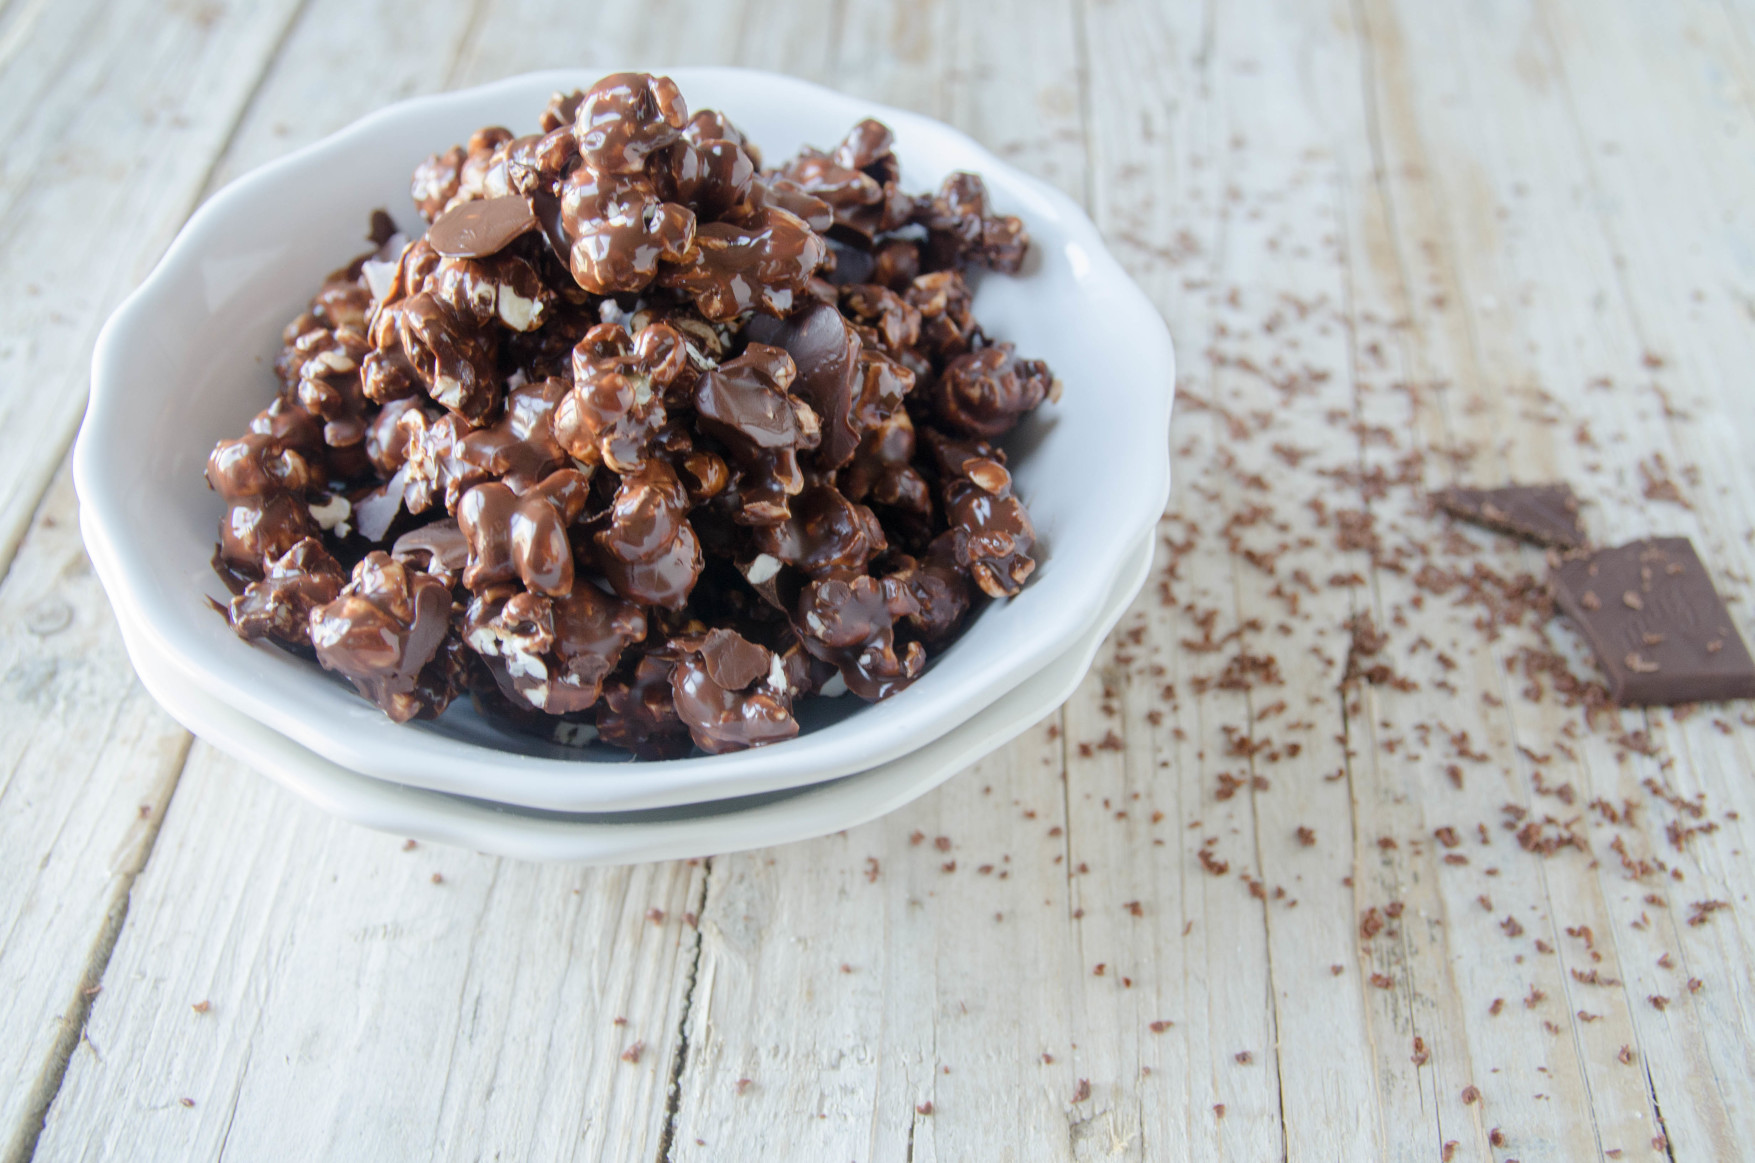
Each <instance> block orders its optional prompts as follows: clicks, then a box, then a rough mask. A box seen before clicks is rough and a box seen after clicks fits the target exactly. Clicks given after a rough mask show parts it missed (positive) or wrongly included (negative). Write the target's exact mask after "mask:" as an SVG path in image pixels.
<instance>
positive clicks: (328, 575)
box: [230, 537, 347, 646]
mask: <svg viewBox="0 0 1755 1163" xmlns="http://www.w3.org/2000/svg"><path fill="white" fill-rule="evenodd" d="M346 582H347V575H346V574H345V573H344V572H343V571H342V568H341V566H340V565H338V564H337V563H336V561H335V559H334V558H333V557H331V556H330V555H329V551H328V550H326V549H324V548H323V543H322V542H321V541H318V540H317V539H316V538H315V537H307V538H305V539H304V540H303V541H300V542H299V543H298V544H297V545H294V546H293V547H292V548H291V549H289V550H287V551H286V553H284V554H282V555H281V556H280V557H279V558H276V559H275V561H274V562H273V563H272V564H270V565H269V567H268V571H267V573H266V574H265V575H264V576H263V578H262V580H261V581H256V582H251V583H250V584H249V585H248V586H246V587H245V588H244V592H243V593H241V594H239V595H238V596H237V597H235V598H233V599H232V604H231V610H230V619H231V624H232V629H233V630H236V631H237V632H238V636H239V637H240V638H249V639H256V638H268V637H273V638H278V639H279V640H280V641H282V642H285V643H288V644H289V645H293V646H309V645H310V644H311V611H312V610H313V609H314V608H316V607H317V606H321V605H325V604H327V603H329V602H332V601H334V600H335V598H336V596H337V595H338V594H340V593H341V587H342V586H343V585H344V584H345V583H346Z"/></svg>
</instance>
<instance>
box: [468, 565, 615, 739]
mask: <svg viewBox="0 0 1755 1163" xmlns="http://www.w3.org/2000/svg"><path fill="white" fill-rule="evenodd" d="M645 636H646V617H645V615H644V614H642V613H641V612H640V610H639V609H638V608H637V607H635V606H631V605H629V604H628V603H626V602H622V601H618V600H616V599H615V598H613V597H610V596H609V595H607V594H605V593H604V592H603V591H601V590H599V589H598V588H597V587H596V586H593V585H581V586H578V587H576V588H575V589H574V591H573V592H572V593H570V594H567V595H566V596H564V597H557V598H549V597H544V596H542V595H540V594H533V593H529V592H526V591H522V590H519V589H518V588H517V587H516V586H509V585H498V586H490V587H488V588H487V589H485V590H483V591H482V592H480V593H479V594H477V595H476V596H475V597H474V598H473V599H472V600H471V601H470V603H469V608H468V610H467V611H466V612H465V614H464V617H463V641H464V643H465V644H467V645H468V646H469V647H470V648H471V649H473V650H474V651H475V652H476V653H477V654H479V655H480V656H481V657H482V658H483V659H484V660H485V661H486V662H487V664H488V669H489V672H490V673H491V674H492V675H493V676H494V681H495V682H496V683H497V684H498V685H499V687H500V690H501V691H502V692H503V693H504V694H505V695H506V697H508V698H510V699H514V700H517V701H520V702H523V703H526V704H528V705H530V706H532V707H535V708H537V709H538V710H542V711H547V712H548V713H550V714H554V715H563V714H572V713H576V712H579V711H586V710H589V709H590V708H591V707H592V706H593V705H594V704H595V703H596V702H597V700H598V697H599V696H600V695H601V694H602V689H603V680H604V679H605V678H607V677H608V676H609V674H610V672H611V671H613V670H614V669H615V665H616V662H617V661H618V660H619V659H620V658H621V656H622V652H623V651H625V650H626V649H627V648H628V647H629V646H630V645H631V644H633V643H635V642H638V641H639V640H640V639H642V638H644V637H645Z"/></svg>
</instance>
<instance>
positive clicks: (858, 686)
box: [793, 575, 926, 700]
mask: <svg viewBox="0 0 1755 1163" xmlns="http://www.w3.org/2000/svg"><path fill="white" fill-rule="evenodd" d="M919 612H920V604H919V603H918V602H917V601H916V600H915V599H914V596H913V594H912V593H910V592H909V589H908V587H907V586H905V585H903V584H902V583H901V582H898V581H896V580H895V579H892V578H884V579H881V580H880V579H878V578H873V577H866V576H864V575H856V576H853V577H850V578H840V577H835V578H830V579H828V580H826V581H818V582H812V583H811V584H810V585H809V586H807V587H805V590H804V593H803V594H802V595H801V596H800V597H799V600H798V613H797V616H796V617H795V618H794V619H793V629H794V630H796V631H797V633H798V637H799V641H800V642H802V643H803V645H804V648H805V650H807V651H809V652H810V653H811V654H812V655H813V656H815V657H817V658H820V659H822V660H823V661H824V662H828V663H831V664H833V665H834V666H835V667H836V668H837V669H838V670H839V671H840V672H841V678H842V679H843V681H845V682H846V683H847V689H848V690H850V691H852V692H853V693H854V694H856V695H858V696H859V697H860V698H862V699H870V700H877V699H881V698H885V697H887V696H889V695H892V694H895V693H896V692H897V691H899V690H901V689H902V688H903V687H905V686H907V685H908V684H909V683H911V682H913V681H914V680H915V679H916V678H918V677H920V672H921V671H922V670H924V669H925V667H926V651H925V650H924V649H923V648H922V647H921V645H920V643H918V642H910V643H908V645H907V647H906V648H905V649H904V650H903V651H902V653H901V654H900V655H898V654H897V653H896V621H897V619H899V618H903V617H906V616H908V615H911V614H917V613H919Z"/></svg>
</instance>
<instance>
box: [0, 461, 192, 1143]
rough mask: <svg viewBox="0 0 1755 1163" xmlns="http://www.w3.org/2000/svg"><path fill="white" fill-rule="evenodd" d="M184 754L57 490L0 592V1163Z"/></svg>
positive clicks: (96, 960) (107, 941)
mask: <svg viewBox="0 0 1755 1163" xmlns="http://www.w3.org/2000/svg"><path fill="white" fill-rule="evenodd" d="M187 749H188V736H187V735H185V734H183V733H182V732H181V731H180V730H178V729H177V727H176V724H174V723H172V722H171V721H170V719H169V718H168V717H167V716H166V715H165V714H164V712H163V711H161V710H159V708H158V704H156V703H154V702H153V701H152V699H151V698H150V697H149V696H148V695H147V694H146V692H145V691H144V690H143V689H141V687H140V684H139V683H138V682H137V681H136V680H135V678H134V673H133V671H132V670H130V669H129V666H128V660H127V658H126V656H125V655H124V654H123V652H122V644H121V639H120V637H119V636H118V634H117V631H116V627H115V623H114V622H113V621H112V620H111V616H110V610H109V606H108V605H107V604H106V603H105V601H104V597H103V592H102V590H101V589H100V588H99V586H98V583H97V578H96V577H95V576H93V574H92V572H91V566H90V565H89V563H88V562H87V561H86V559H85V551H84V549H83V547H82V546H81V545H80V542H79V525H78V520H77V516H76V512H75V507H74V503H73V487H72V484H71V482H70V481H69V480H68V479H67V478H66V476H65V475H63V476H62V477H61V478H60V479H59V480H58V481H57V483H56V485H55V487H54V488H53V489H52V490H51V491H50V494H49V497H48V498H47V500H45V502H44V504H43V507H42V509H41V511H40V512H39V513H38V514H37V518H36V524H35V527H34V528H33V529H32V531H31V533H30V536H29V537H27V538H26V539H25V542H24V546H23V548H22V551H21V552H20V553H19V555H18V557H17V560H16V561H15V562H14V563H13V568H12V570H11V572H10V573H9V574H8V575H7V577H6V580H5V582H4V584H0V1078H5V1079H7V1080H8V1083H7V1085H6V1087H5V1088H4V1090H0V1158H5V1159H8V1160H10V1159H14V1158H21V1157H26V1156H27V1155H28V1152H29V1148H30V1143H31V1142H32V1140H34V1139H35V1137H36V1133H37V1130H38V1128H40V1127H41V1126H42V1119H43V1114H44V1112H45V1110H46V1109H47V1107H48V1104H49V1101H50V1099H52V1098H53V1097H54V1094H55V1086H56V1084H57V1083H58V1082H59V1080H60V1077H61V1072H62V1069H63V1065H64V1063H65V1062H66V1060H67V1057H68V1055H69V1054H71V1053H72V1052H73V1050H74V1046H75V1043H76V1042H77V1041H78V1039H79V1037H80V1030H81V1028H82V1027H83V1025H84V1022H85V1015H86V1011H87V1009H88V1007H89V1006H90V1004H91V1001H92V998H93V997H94V996H95V994H96V991H97V990H98V989H99V988H100V978H101V974H102V970H103V964H104V961H105V959H106V958H107V956H108V953H109V947H110V945H111V943H112V942H114V940H115V939H116V934H117V932H118V931H119V930H120V928H121V926H122V921H123V918H124V917H125V916H126V915H127V911H128V892H129V887H130V885H131V884H132V882H133V880H134V877H135V874H136V873H138V872H139V870H140V867H141V865H142V864H143V863H144V862H145V860H146V856H147V853H148V852H149V851H150V849H151V847H152V840H153V836H154V834H155V833H156V832H157V830H158V827H159V824H160V822H161V820H162V819H163V817H164V809H165V805H166V802H167V801H168V800H169V798H170V794H171V789H172V787H173V786H174V785H175V783H176V778H177V772H178V770H179V769H180V768H181V767H182V763H183V756H184V754H185V752H186V751H187Z"/></svg>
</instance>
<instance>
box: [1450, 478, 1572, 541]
mask: <svg viewBox="0 0 1755 1163" xmlns="http://www.w3.org/2000/svg"><path fill="white" fill-rule="evenodd" d="M1432 500H1433V503H1434V504H1436V505H1437V506H1438V507H1439V508H1440V509H1443V510H1444V511H1445V512H1446V513H1449V514H1450V515H1451V516H1453V517H1456V518H1459V519H1460V520H1463V521H1472V522H1474V523H1475V524H1477V525H1484V526H1486V527H1487V528H1489V529H1494V530H1497V531H1498V532H1500V533H1509V534H1511V535H1512V536H1513V537H1522V538H1525V539H1527V540H1529V541H1534V542H1535V543H1536V544H1538V545H1551V546H1554V547H1555V548H1557V549H1579V548H1582V547H1583V545H1584V529H1583V528H1582V527H1581V526H1580V525H1579V523H1578V498H1577V497H1576V496H1575V495H1574V494H1573V492H1572V489H1571V488H1570V487H1569V486H1567V485H1563V484H1560V485H1508V486H1507V487H1505V488H1502V489H1454V488H1453V489H1440V490H1439V491H1438V492H1436V493H1433V494H1432Z"/></svg>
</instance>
